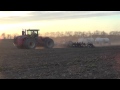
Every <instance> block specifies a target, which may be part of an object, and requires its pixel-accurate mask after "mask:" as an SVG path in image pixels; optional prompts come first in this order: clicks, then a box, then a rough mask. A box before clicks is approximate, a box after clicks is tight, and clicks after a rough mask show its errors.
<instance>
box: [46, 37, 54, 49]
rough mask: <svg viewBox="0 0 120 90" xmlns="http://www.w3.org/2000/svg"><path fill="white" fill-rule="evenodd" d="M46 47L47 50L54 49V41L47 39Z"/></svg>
mask: <svg viewBox="0 0 120 90" xmlns="http://www.w3.org/2000/svg"><path fill="white" fill-rule="evenodd" d="M44 47H45V48H53V47H54V41H53V40H52V39H50V38H47V39H45V40H44Z"/></svg>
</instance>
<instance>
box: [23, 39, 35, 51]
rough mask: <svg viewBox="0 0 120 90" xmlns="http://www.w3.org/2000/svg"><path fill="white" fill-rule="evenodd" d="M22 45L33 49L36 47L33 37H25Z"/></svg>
mask: <svg viewBox="0 0 120 90" xmlns="http://www.w3.org/2000/svg"><path fill="white" fill-rule="evenodd" d="M24 47H25V48H26V49H35V48H36V42H35V40H34V39H26V40H25V42H24Z"/></svg>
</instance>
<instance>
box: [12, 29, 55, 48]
mask: <svg viewBox="0 0 120 90" xmlns="http://www.w3.org/2000/svg"><path fill="white" fill-rule="evenodd" d="M38 31H39V30H36V29H28V30H23V31H22V35H21V36H17V37H15V38H14V43H13V44H14V45H15V46H16V47H17V48H19V49H35V48H36V47H45V48H53V47H54V41H53V40H52V39H51V38H49V37H41V36H38Z"/></svg>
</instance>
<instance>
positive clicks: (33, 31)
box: [22, 29, 39, 37]
mask: <svg viewBox="0 0 120 90" xmlns="http://www.w3.org/2000/svg"><path fill="white" fill-rule="evenodd" d="M38 31H39V30H38V29H28V30H25V31H22V35H28V36H32V37H38Z"/></svg>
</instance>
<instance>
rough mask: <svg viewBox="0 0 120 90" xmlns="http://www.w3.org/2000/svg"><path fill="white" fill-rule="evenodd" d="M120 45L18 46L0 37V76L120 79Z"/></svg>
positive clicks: (15, 77)
mask: <svg viewBox="0 0 120 90" xmlns="http://www.w3.org/2000/svg"><path fill="white" fill-rule="evenodd" d="M119 78H120V46H108V47H96V48H53V49H44V48H38V49H35V50H27V49H17V48H16V47H14V46H13V43H12V40H1V41H0V79H119Z"/></svg>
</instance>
